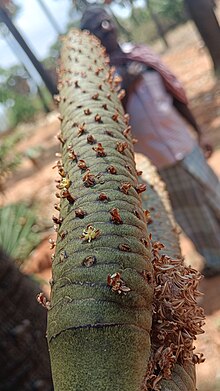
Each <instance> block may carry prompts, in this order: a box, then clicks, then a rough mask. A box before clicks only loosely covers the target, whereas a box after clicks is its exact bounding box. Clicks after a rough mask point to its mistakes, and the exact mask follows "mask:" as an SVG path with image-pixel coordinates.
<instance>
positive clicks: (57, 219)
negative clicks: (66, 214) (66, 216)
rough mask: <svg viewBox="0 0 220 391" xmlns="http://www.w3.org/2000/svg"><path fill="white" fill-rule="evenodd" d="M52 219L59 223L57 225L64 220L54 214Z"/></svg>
mask: <svg viewBox="0 0 220 391" xmlns="http://www.w3.org/2000/svg"><path fill="white" fill-rule="evenodd" d="M52 220H53V222H54V223H55V224H57V225H61V224H62V222H63V218H62V217H56V216H53V217H52Z"/></svg>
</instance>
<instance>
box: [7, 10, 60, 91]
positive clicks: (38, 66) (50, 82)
mask: <svg viewBox="0 0 220 391" xmlns="http://www.w3.org/2000/svg"><path fill="white" fill-rule="evenodd" d="M0 21H1V22H3V23H4V24H5V25H6V26H7V27H8V29H9V31H10V32H11V34H12V35H13V36H14V38H15V39H16V41H17V42H18V44H19V45H20V46H21V48H22V49H23V50H24V52H25V53H26V55H27V56H28V58H29V59H30V61H31V62H32V64H33V65H34V67H35V68H36V70H37V71H38V73H39V75H40V76H41V78H42V80H43V82H44V84H45V85H46V87H47V89H48V91H49V92H50V93H51V95H52V96H53V95H55V94H57V87H56V83H55V82H54V81H53V80H52V79H51V77H50V76H49V75H48V74H47V72H46V70H45V69H44V67H43V65H42V64H41V63H40V62H39V61H38V60H37V58H36V57H35V55H34V54H33V52H32V51H31V50H30V48H29V46H28V45H27V44H26V42H25V40H24V39H23V37H22V36H21V34H20V33H19V31H18V30H17V29H16V27H15V25H14V24H13V22H12V21H11V19H10V17H9V16H8V14H7V12H5V10H4V9H3V8H1V7H0Z"/></svg>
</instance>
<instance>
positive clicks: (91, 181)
mask: <svg viewBox="0 0 220 391" xmlns="http://www.w3.org/2000/svg"><path fill="white" fill-rule="evenodd" d="M82 180H83V182H84V184H85V186H87V187H91V186H94V185H95V175H93V174H91V173H90V170H89V169H88V170H87V171H86V173H85V175H84V176H83V179H82Z"/></svg>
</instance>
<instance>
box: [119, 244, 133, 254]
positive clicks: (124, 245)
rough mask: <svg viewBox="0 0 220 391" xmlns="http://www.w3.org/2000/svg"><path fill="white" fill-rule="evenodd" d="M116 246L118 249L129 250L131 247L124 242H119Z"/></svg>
mask: <svg viewBox="0 0 220 391" xmlns="http://www.w3.org/2000/svg"><path fill="white" fill-rule="evenodd" d="M118 248H119V250H120V251H126V252H131V247H130V246H129V245H128V244H125V243H122V244H119V246H118Z"/></svg>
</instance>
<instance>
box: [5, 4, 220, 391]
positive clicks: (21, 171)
mask: <svg viewBox="0 0 220 391" xmlns="http://www.w3.org/2000/svg"><path fill="white" fill-rule="evenodd" d="M91 4H102V5H103V4H104V5H105V7H106V8H107V9H108V10H109V12H110V13H111V14H112V15H113V17H114V19H115V22H116V24H117V26H118V30H119V34H120V41H121V42H125V41H127V42H129V41H134V42H139V43H145V44H149V45H150V46H152V47H153V48H154V50H155V51H157V52H158V53H159V54H160V55H161V57H162V59H163V61H164V62H165V63H166V64H167V65H168V66H169V68H170V69H171V70H172V71H173V72H174V73H175V74H176V75H177V77H178V78H179V79H180V80H181V82H182V83H183V85H184V87H185V89H186V91H187V95H188V97H189V100H190V107H191V108H192V111H193V113H194V114H195V117H196V119H197V121H198V122H199V124H200V125H201V126H202V128H203V132H204V133H205V134H206V135H207V138H209V139H210V141H211V142H212V144H213V145H214V148H215V151H214V154H213V156H212V157H211V158H210V160H209V163H210V165H211V166H212V167H213V169H214V170H215V172H216V173H217V174H218V175H220V149H219V148H220V105H219V104H220V81H219V77H220V27H219V21H220V0H215V1H214V0H175V1H173V0H133V1H132V0H130V1H129V0H115V1H111V0H106V1H104V0H103V1H101V0H100V1H92V0H91V1H84V0H81V1H74V0H73V1H71V0H14V1H12V0H0V247H2V248H3V249H4V251H6V252H7V254H9V255H10V256H11V257H12V258H13V259H14V260H15V262H16V264H17V265H18V266H19V268H20V270H21V271H22V272H23V273H26V274H30V275H32V276H33V278H34V279H35V280H36V281H37V282H38V283H39V284H40V285H41V286H42V288H43V289H44V291H45V292H46V293H48V292H49V285H48V280H49V278H50V275H51V251H50V249H49V244H48V238H49V237H50V238H53V237H54V233H53V222H52V220H51V217H52V215H53V214H54V208H53V204H54V202H56V199H55V196H54V193H55V184H54V180H55V179H56V173H55V170H53V169H52V168H51V167H52V166H53V163H54V161H55V159H56V157H55V154H58V153H59V148H58V143H57V140H56V137H55V136H56V134H57V133H58V132H59V121H58V119H57V117H58V112H57V107H56V105H55V103H54V100H53V95H54V94H56V93H57V87H56V84H57V75H56V69H57V66H58V59H59V50H60V45H61V39H60V38H61V37H62V35H63V34H65V33H66V32H67V31H68V30H69V29H70V28H71V27H78V26H79V22H80V18H81V15H82V12H83V11H84V10H85V8H86V7H88V5H91ZM181 247H182V252H183V256H184V257H185V261H186V263H187V264H191V265H192V266H194V267H196V268H198V269H199V270H200V269H201V268H202V261H201V259H200V256H199V255H198V253H197V252H196V251H195V249H194V247H193V245H192V243H191V242H190V241H189V240H188V239H187V238H186V237H184V235H182V234H181ZM201 290H202V291H203V292H204V293H205V296H204V298H203V299H202V301H201V305H202V306H203V307H204V309H205V312H206V315H207V322H206V328H205V330H206V333H205V334H204V335H203V336H201V337H200V338H199V340H198V342H197V345H198V349H199V351H202V352H204V355H205V356H206V362H205V364H201V365H200V366H199V368H198V389H199V390H200V391H217V390H220V301H219V295H220V278H219V277H216V278H213V279H212V281H208V280H206V281H203V282H202V284H201ZM0 389H1V388H0Z"/></svg>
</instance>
